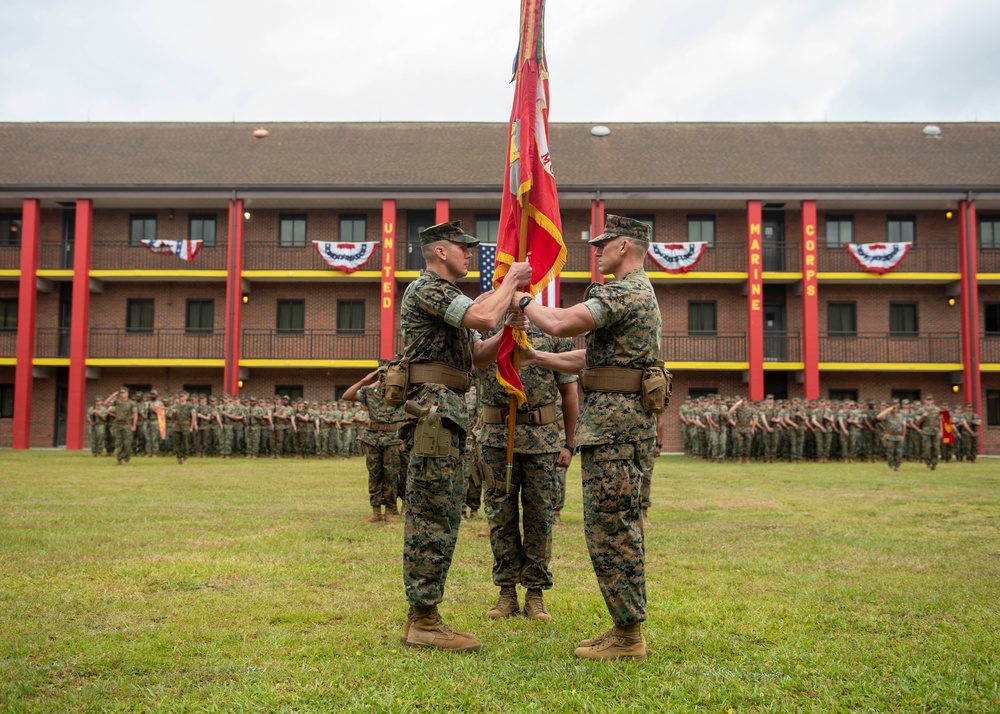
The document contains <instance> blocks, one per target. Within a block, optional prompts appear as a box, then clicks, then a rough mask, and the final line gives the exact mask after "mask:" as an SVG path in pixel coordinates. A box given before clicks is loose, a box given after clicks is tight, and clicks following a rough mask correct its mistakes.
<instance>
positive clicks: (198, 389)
mask: <svg viewBox="0 0 1000 714" xmlns="http://www.w3.org/2000/svg"><path fill="white" fill-rule="evenodd" d="M184 391H185V392H187V393H188V394H204V395H205V396H206V397H210V396H212V385H211V384H185V385H184Z"/></svg>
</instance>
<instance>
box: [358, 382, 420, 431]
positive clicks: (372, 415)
mask: <svg viewBox="0 0 1000 714" xmlns="http://www.w3.org/2000/svg"><path fill="white" fill-rule="evenodd" d="M358 402H359V403H360V404H364V405H365V406H366V407H368V423H373V422H379V423H383V424H392V423H393V422H402V421H405V420H406V419H408V418H409V416H408V415H407V414H406V412H404V411H403V407H401V406H399V407H391V406H389V405H388V404H386V403H385V398H384V395H383V393H382V384H381V382H375V383H374V384H366V385H365V386H363V387H362V388H361V389H359V390H358ZM358 441H360V442H361V443H363V444H370V445H371V446H390V445H392V444H398V443H399V442H400V440H399V436H397V435H396V432H394V431H378V430H376V429H368V428H365V429H362V430H361V433H360V434H358Z"/></svg>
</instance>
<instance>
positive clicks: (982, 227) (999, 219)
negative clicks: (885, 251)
mask: <svg viewBox="0 0 1000 714" xmlns="http://www.w3.org/2000/svg"><path fill="white" fill-rule="evenodd" d="M0 220H3V219H2V218H0ZM0 225H3V224H2V223H0ZM0 240H2V236H0ZM979 247H980V248H1000V216H980V217H979Z"/></svg>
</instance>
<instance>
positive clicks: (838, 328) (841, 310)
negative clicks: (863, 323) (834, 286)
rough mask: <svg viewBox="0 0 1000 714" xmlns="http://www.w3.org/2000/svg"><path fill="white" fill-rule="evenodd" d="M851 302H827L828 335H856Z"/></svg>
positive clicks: (853, 305) (853, 308)
mask: <svg viewBox="0 0 1000 714" xmlns="http://www.w3.org/2000/svg"><path fill="white" fill-rule="evenodd" d="M855 309H856V308H855V304H854V303H853V302H829V303H827V304H826V331H827V333H828V334H830V335H845V336H847V335H849V336H852V337H853V336H854V335H856V334H858V330H857V322H856V315H855Z"/></svg>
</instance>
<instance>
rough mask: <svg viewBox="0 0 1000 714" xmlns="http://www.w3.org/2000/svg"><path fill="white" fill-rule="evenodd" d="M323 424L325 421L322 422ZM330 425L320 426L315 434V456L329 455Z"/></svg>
mask: <svg viewBox="0 0 1000 714" xmlns="http://www.w3.org/2000/svg"><path fill="white" fill-rule="evenodd" d="M323 423H324V425H325V424H326V422H323ZM330 433H331V432H330V427H329V426H328V425H325V426H320V428H319V433H318V434H317V435H316V455H317V456H329V455H330Z"/></svg>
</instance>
